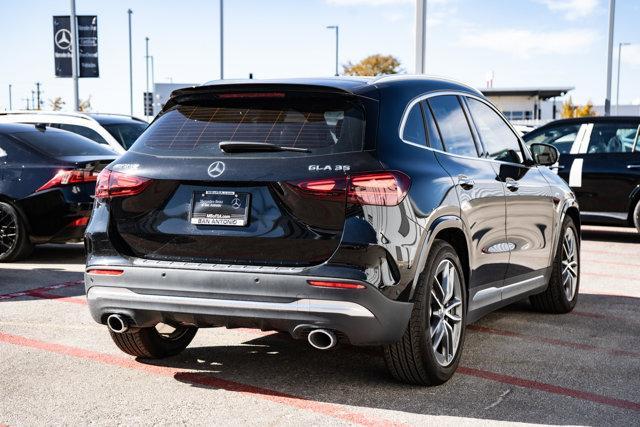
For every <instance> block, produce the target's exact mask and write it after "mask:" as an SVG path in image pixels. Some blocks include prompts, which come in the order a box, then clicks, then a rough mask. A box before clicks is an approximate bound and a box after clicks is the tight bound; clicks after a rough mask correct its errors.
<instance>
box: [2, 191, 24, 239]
mask: <svg viewBox="0 0 640 427" xmlns="http://www.w3.org/2000/svg"><path fill="white" fill-rule="evenodd" d="M0 202H2V203H7V204H9V205H11V206H12V207H13V208H14V209H15V210H16V212H18V215H20V218H21V219H22V221H23V223H24V226H25V228H26V229H27V234H28V235H29V236H30V235H31V224H30V223H29V219H28V218H27V215H26V214H25V213H24V211H23V210H22V207H21V206H20V204H19V203H17V201H16V200H15V199H13V198H11V197H8V196H5V195H4V194H0Z"/></svg>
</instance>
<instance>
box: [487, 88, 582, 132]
mask: <svg viewBox="0 0 640 427" xmlns="http://www.w3.org/2000/svg"><path fill="white" fill-rule="evenodd" d="M570 90H573V87H570V86H564V87H528V88H485V89H480V91H481V92H482V93H483V94H484V95H485V96H486V97H487V98H489V99H490V100H491V102H493V103H494V104H495V106H496V107H498V108H499V109H500V110H501V111H502V113H503V114H504V115H505V117H507V118H508V119H509V120H511V121H514V122H519V121H522V122H525V121H526V122H533V123H535V122H547V121H549V120H554V119H559V118H560V112H561V111H560V109H561V107H560V106H561V105H562V102H561V101H558V98H561V97H563V96H565V95H566V94H567V92H569V91H570Z"/></svg>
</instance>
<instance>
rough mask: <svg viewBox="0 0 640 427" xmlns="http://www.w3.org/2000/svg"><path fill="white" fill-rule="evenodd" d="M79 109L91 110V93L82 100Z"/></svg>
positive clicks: (83, 110) (84, 111)
mask: <svg viewBox="0 0 640 427" xmlns="http://www.w3.org/2000/svg"><path fill="white" fill-rule="evenodd" d="M78 111H82V112H83V113H86V112H89V111H91V95H89V96H88V97H87V99H85V100H83V101H80V104H79V105H78Z"/></svg>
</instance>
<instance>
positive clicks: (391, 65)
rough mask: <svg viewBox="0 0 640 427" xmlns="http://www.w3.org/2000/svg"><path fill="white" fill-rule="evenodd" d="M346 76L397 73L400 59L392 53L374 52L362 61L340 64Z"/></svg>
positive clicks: (399, 70)
mask: <svg viewBox="0 0 640 427" xmlns="http://www.w3.org/2000/svg"><path fill="white" fill-rule="evenodd" d="M342 68H343V74H344V75H346V76H381V75H384V74H398V73H399V72H401V71H402V70H401V69H400V61H399V60H398V59H397V58H396V57H394V56H393V55H381V54H375V55H370V56H367V57H366V58H364V59H363V60H362V61H360V62H358V63H356V64H352V63H351V62H348V63H347V64H346V65H343V66H342Z"/></svg>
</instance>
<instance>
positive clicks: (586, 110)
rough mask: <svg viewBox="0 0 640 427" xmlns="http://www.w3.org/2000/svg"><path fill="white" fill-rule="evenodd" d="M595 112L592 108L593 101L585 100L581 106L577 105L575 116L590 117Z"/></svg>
mask: <svg viewBox="0 0 640 427" xmlns="http://www.w3.org/2000/svg"><path fill="white" fill-rule="evenodd" d="M595 115H596V112H595V110H594V109H593V102H591V100H589V101H587V103H586V104H584V105H583V106H582V107H578V108H577V109H576V117H592V116H595Z"/></svg>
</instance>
